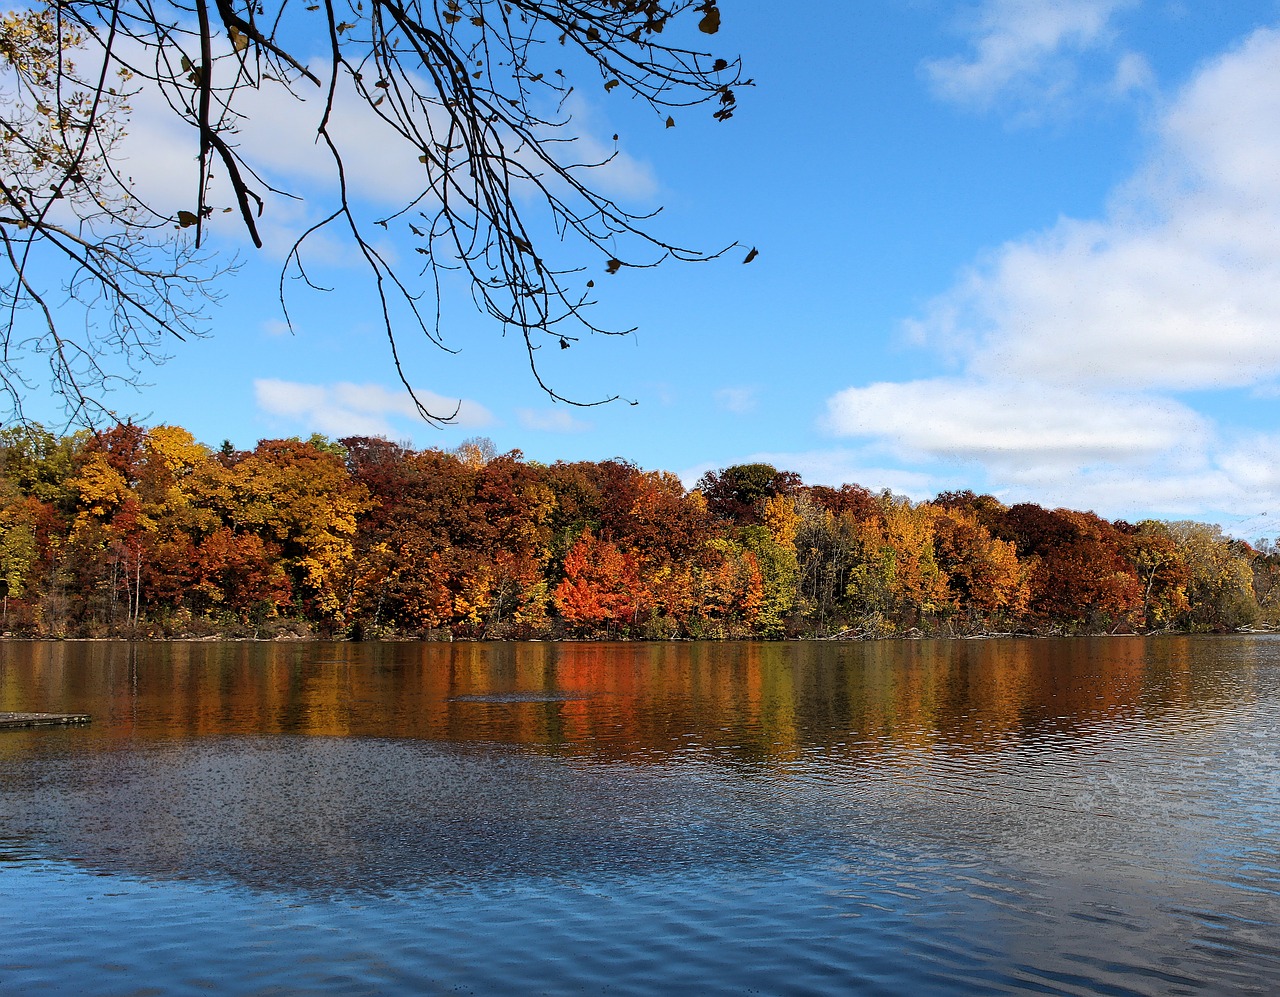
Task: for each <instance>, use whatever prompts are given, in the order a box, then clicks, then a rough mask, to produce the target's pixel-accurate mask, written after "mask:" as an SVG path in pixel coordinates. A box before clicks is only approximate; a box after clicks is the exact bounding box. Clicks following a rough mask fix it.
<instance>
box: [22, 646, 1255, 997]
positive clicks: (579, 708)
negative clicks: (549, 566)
mask: <svg viewBox="0 0 1280 997" xmlns="http://www.w3.org/2000/svg"><path fill="white" fill-rule="evenodd" d="M0 710H46V711H50V712H87V713H91V714H92V715H93V717H94V722H93V724H92V726H90V727H88V728H71V729H59V730H50V729H44V730H24V731H7V732H0V992H4V993H31V992H42V991H53V992H57V991H62V992H75V993H101V994H135V993H166V994H168V993H210V992H214V993H235V994H278V993H295V992H306V993H318V994H361V993H479V994H485V993H510V992H520V993H553V994H568V993H617V994H649V993H673V992H690V993H695V992H696V993H724V994H740V993H748V992H755V993H767V994H775V993H776V994H783V993H785V994H806V993H812V994H827V993H853V992H856V993H892V994H900V993H908V992H911V993H920V992H924V993H992V992H1035V993H1050V994H1084V993H1089V994H1093V993H1107V994H1156V993H1169V994H1197V993H1213V994H1217V993H1272V992H1275V991H1277V990H1280V897H1278V892H1280V850H1278V849H1277V845H1276V842H1277V837H1278V832H1280V751H1278V748H1277V746H1278V745H1280V739H1278V736H1280V640H1274V639H1271V638H1266V637H1241V638H1198V639H1190V638H1165V639H1156V640H1142V639H1138V638H1113V639H1106V640H1078V641H1060V642H1059V641H1026V642H1013V641H990V642H936V643H935V642H901V643H890V642H885V643H876V644H822V645H814V644H775V645H767V644H756V645H724V644H652V645H601V644H571V645H555V644H524V645H510V644H490V645H484V644H481V645H416V644H391V645H333V644H311V643H307V644H292V643H290V644H270V645H259V644H210V643H191V644H165V645H129V644H123V643H89V644H76V643H67V644H5V645H0Z"/></svg>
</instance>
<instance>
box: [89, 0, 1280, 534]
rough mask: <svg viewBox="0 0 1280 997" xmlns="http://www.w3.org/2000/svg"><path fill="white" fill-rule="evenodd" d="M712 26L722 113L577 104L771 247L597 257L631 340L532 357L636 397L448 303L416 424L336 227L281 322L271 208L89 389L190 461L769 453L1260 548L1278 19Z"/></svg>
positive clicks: (899, 2)
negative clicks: (584, 404) (217, 298)
mask: <svg viewBox="0 0 1280 997" xmlns="http://www.w3.org/2000/svg"><path fill="white" fill-rule="evenodd" d="M722 10H723V28H722V31H721V33H720V35H718V36H717V37H716V38H715V40H714V45H715V47H716V50H717V52H718V53H719V52H723V53H728V54H733V53H735V52H738V53H741V55H742V58H743V60H744V63H745V65H746V71H747V74H748V75H750V76H752V77H753V78H754V79H755V81H756V86H755V87H754V88H751V89H749V90H744V91H742V92H741V93H740V99H739V110H738V113H737V114H736V115H735V117H734V118H733V119H732V120H731V121H729V122H727V123H725V124H719V123H716V122H713V121H711V120H710V115H709V111H707V112H701V111H697V112H686V113H684V114H682V115H680V116H678V124H677V127H675V128H672V129H666V128H663V127H662V121H661V120H660V119H656V118H654V117H653V116H652V115H650V114H649V113H647V112H642V111H641V109H640V108H639V107H638V106H636V105H635V104H634V103H628V102H626V101H625V100H624V99H622V98H621V97H619V96H617V92H616V91H615V93H614V94H612V95H606V94H604V93H603V92H600V93H599V94H598V95H591V96H588V97H582V98H580V100H579V102H578V112H579V116H578V120H579V122H580V123H581V124H582V126H583V129H584V134H585V135H586V136H587V141H591V142H598V141H601V140H607V139H608V138H609V137H610V136H611V134H612V133H613V132H615V131H616V132H619V133H620V134H621V136H622V137H621V148H622V150H623V152H624V157H623V159H622V160H621V162H620V163H619V164H618V165H617V166H616V167H615V168H613V169H612V171H611V173H610V175H609V176H608V177H605V178H604V182H605V184H606V186H607V188H608V189H609V190H610V192H611V193H614V194H616V196H617V197H618V198H619V199H620V200H622V201H623V202H624V203H626V204H628V205H631V206H634V207H636V208H638V209H647V208H651V207H654V206H657V205H662V206H663V208H664V210H663V213H662V214H661V215H660V216H659V218H658V219H657V221H656V222H655V225H656V226H657V230H658V231H659V232H660V233H661V234H662V235H663V236H665V237H668V238H670V239H671V240H672V241H676V242H684V243H692V244H695V245H697V246H699V247H701V248H707V249H710V248H716V247H719V246H721V245H724V244H727V243H731V242H733V241H735V240H737V241H740V242H742V243H743V244H745V245H746V246H756V247H758V248H759V251H760V255H759V257H758V259H756V260H755V262H753V263H752V264H750V265H749V266H744V265H742V263H741V262H740V260H741V258H742V251H740V250H735V251H734V252H732V253H730V254H729V255H728V256H727V257H725V258H724V259H722V260H720V261H716V262H712V263H706V264H698V265H680V264H668V265H664V266H663V267H660V268H658V269H656V270H643V271H642V270H624V271H623V272H622V273H621V274H618V275H616V276H607V275H605V274H604V273H603V265H602V263H595V262H593V263H592V265H593V266H598V267H599V268H600V271H601V272H600V275H599V276H598V278H597V281H596V283H597V287H598V289H599V290H600V291H601V304H600V305H599V307H598V309H597V312H598V315H597V317H598V319H599V321H600V322H601V323H602V324H604V325H610V326H615V327H628V326H632V325H635V326H638V327H639V331H638V332H637V333H636V334H635V335H633V336H630V337H626V338H621V339H609V338H596V339H593V340H590V341H586V342H583V343H580V344H578V345H576V346H575V347H574V348H573V349H571V350H567V351H560V350H556V351H554V353H555V355H554V356H552V355H550V354H551V353H552V351H543V352H544V353H546V354H547V355H546V357H545V363H544V365H543V374H544V376H545V377H546V378H547V379H548V380H549V381H550V382H551V383H552V384H553V385H554V386H555V387H556V389H557V390H559V391H560V392H561V393H562V394H565V395H568V396H570V397H574V398H577V399H581V400H584V401H585V400H591V399H592V398H595V397H600V396H603V395H612V394H620V395H622V396H624V397H625V398H627V399H632V400H634V401H636V403H637V404H635V405H629V404H626V403H625V402H615V403H613V404H610V405H607V406H603V407H599V408H589V409H580V408H573V407H570V406H566V405H557V404H553V403H552V402H551V400H550V399H549V398H547V397H546V396H545V395H544V394H542V393H541V392H540V391H539V390H538V388H537V386H536V384H535V383H534V381H533V379H532V378H531V377H530V375H529V372H528V367H527V360H526V357H525V355H524V351H523V348H522V344H521V343H520V342H519V340H518V339H513V338H510V337H508V338H507V339H505V340H504V339H503V338H502V337H501V335H500V330H499V329H497V328H496V327H494V326H493V325H492V324H491V323H489V322H488V321H487V320H485V319H484V318H483V317H481V316H479V315H478V314H476V313H474V312H473V311H472V310H471V309H470V307H469V304H468V302H467V299H466V295H465V293H460V289H459V288H453V289H452V290H451V292H450V294H449V297H448V300H447V301H446V302H445V317H446V321H445V332H446V336H447V340H448V343H449V344H450V345H451V346H453V347H455V348H457V349H458V350H460V352H459V353H458V354H457V355H448V354H445V353H442V352H440V351H439V350H437V349H435V348H434V347H431V346H429V344H425V343H421V342H418V341H415V340H414V339H413V337H412V335H411V334H410V333H408V332H406V334H405V336H404V339H403V341H402V344H401V345H402V348H403V353H404V360H405V365H406V370H407V372H408V374H409V376H410V378H411V380H412V382H413V383H414V385H415V387H417V388H418V389H420V391H421V392H422V393H423V395H424V397H426V398H428V399H429V398H431V397H434V396H439V397H440V398H441V399H451V400H453V401H457V400H461V401H462V403H463V407H462V410H461V413H460V414H461V419H460V424H459V425H458V426H456V427H449V428H446V429H442V430H441V429H433V428H430V427H429V426H427V425H424V424H422V423H421V422H420V421H417V420H416V419H414V418H413V417H412V416H411V415H410V414H409V410H408V406H407V405H406V403H405V398H404V396H403V394H402V392H401V391H400V389H399V387H398V385H397V382H396V379H395V376H394V372H393V369H392V366H391V361H390V356H389V354H388V351H387V349H386V344H385V341H384V338H383V336H382V333H381V331H380V329H379V326H378V323H377V320H376V318H375V316H374V315H373V314H372V311H371V302H370V297H369V284H368V281H367V279H366V278H365V276H364V275H363V274H362V273H361V271H360V270H359V269H358V268H356V267H353V266H349V265H346V264H345V263H344V259H345V257H346V255H347V254H348V252H349V251H348V250H346V249H344V247H343V246H342V245H341V244H339V243H336V242H335V243H334V244H333V245H332V246H329V247H327V252H328V253H329V254H330V255H329V256H328V257H327V258H325V259H322V260H321V263H324V262H327V263H328V267H327V269H326V271H325V273H326V276H327V278H328V279H330V280H331V281H333V282H334V283H335V287H336V290H335V291H334V292H333V293H331V294H327V295H321V294H315V293H307V292H305V291H302V290H299V289H297V288H294V289H293V290H291V292H290V299H289V300H290V307H291V310H292V312H293V315H294V318H295V331H294V333H293V334H292V335H290V334H286V333H283V332H282V325H281V322H280V318H281V316H280V313H279V307H278V304H277V302H276V301H275V292H276V280H277V277H278V273H279V267H280V261H281V250H280V247H281V246H283V245H284V244H285V243H286V240H287V236H288V234H289V233H290V232H294V231H297V230H298V229H299V226H301V225H302V224H303V223H304V222H305V220H306V219H307V218H308V217H313V216H314V215H308V211H311V210H312V209H311V208H310V207H307V206H297V205H291V204H288V203H284V202H275V203H273V205H271V207H270V209H269V214H270V212H272V211H274V212H275V213H274V215H273V216H271V217H270V230H269V233H268V240H267V241H268V248H267V250H266V251H265V252H262V253H254V252H253V251H252V250H248V251H246V250H243V249H241V255H242V259H243V267H242V269H241V271H240V273H239V274H237V275H236V276H235V277H234V278H233V279H232V280H231V281H230V282H229V283H228V284H227V288H226V289H227V295H226V299H225V300H224V302H223V303H222V305H221V306H220V307H219V308H218V309H217V310H216V311H215V312H214V313H213V321H212V327H211V336H210V337H209V338H208V339H207V340H204V341H201V342H197V343H193V344H187V345H182V344H178V345H177V347H176V349H175V350H174V351H173V353H174V357H173V359H172V360H171V361H170V362H169V363H168V364H167V365H165V366H163V367H161V368H159V369H157V370H155V371H153V372H149V373H148V375H147V380H148V381H149V382H150V386H149V387H148V388H146V389H145V390H144V391H143V392H142V393H140V394H138V395H130V394H126V393H122V394H117V395H116V396H115V397H114V398H113V399H112V404H114V405H115V406H116V407H117V408H119V409H120V410H121V411H126V412H133V413H135V414H137V415H138V416H140V417H142V418H144V419H145V420H146V421H148V422H152V423H155V422H173V423H178V424H181V425H183V426H186V427H188V428H189V429H191V430H192V431H193V432H194V433H195V434H196V435H197V436H198V437H199V438H201V439H202V440H204V441H205V442H207V443H210V444H211V445H214V446H216V445H217V444H218V443H220V442H221V440H222V439H223V438H224V437H225V438H229V439H231V440H232V441H233V442H234V443H236V444H237V445H239V446H246V447H247V446H251V445H252V444H253V443H254V441H256V440H257V439H259V438H261V437H269V436H279V435H293V434H302V435H306V434H308V433H310V432H313V431H319V432H323V433H326V434H329V435H331V436H341V435H345V434H347V433H361V432H363V433H380V434H382V435H386V436H389V437H391V438H393V439H397V440H402V441H410V442H412V443H413V444H414V445H416V446H420V447H421V446H443V447H449V446H453V445H456V444H457V443H458V442H460V441H461V440H462V439H464V438H465V437H467V436H472V435H485V436H488V437H490V438H491V439H492V440H493V441H494V443H495V444H496V446H497V447H498V449H499V450H508V449H512V448H519V449H520V450H522V451H523V452H524V454H525V456H526V457H529V458H533V459H537V460H543V461H552V460H556V459H560V458H563V459H579V458H589V459H600V458H607V457H614V456H620V457H624V458H627V459H629V460H632V461H634V462H636V463H638V464H640V465H641V466H643V467H645V468H660V469H667V470H673V471H676V472H678V473H680V474H681V475H682V477H684V478H685V479H686V481H689V482H691V481H692V480H693V479H695V478H696V477H697V475H698V474H699V473H701V471H702V470H705V469H706V468H710V467H723V466H726V465H729V464H732V463H739V462H743V461H751V460H768V461H771V462H773V463H775V464H777V465H778V466H780V467H785V468H788V469H793V470H797V471H799V472H801V473H802V475H803V476H804V478H805V480H806V481H809V482H811V483H827V484H837V483H840V482H843V481H856V482H858V483H860V484H863V485H865V486H867V487H870V488H872V489H880V488H891V489H893V490H894V491H895V492H899V493H904V494H907V495H910V496H912V497H913V498H918V499H919V498H927V497H929V496H931V495H933V494H935V493H936V492H938V491H940V490H945V489H956V488H973V489H974V490H976V491H980V492H981V491H986V492H991V493H993V494H995V495H997V496H999V497H1000V498H1002V499H1003V500H1005V501H1007V502H1017V501H1028V500H1030V501H1038V502H1042V503H1044V504H1046V505H1051V506H1059V505H1061V506H1068V507H1072V508H1090V509H1095V510H1096V511H1098V512H1100V513H1102V514H1104V515H1108V516H1123V517H1126V518H1131V519H1134V518H1141V517H1144V516H1148V515H1155V516H1159V517H1162V518H1198V519H1209V520H1213V521H1217V522H1221V523H1223V525H1224V526H1226V527H1228V528H1230V529H1234V530H1237V531H1239V532H1241V533H1243V534H1245V535H1248V536H1262V535H1274V533H1273V532H1272V531H1271V530H1270V529H1269V522H1270V518H1275V517H1280V418H1278V413H1280V86H1278V85H1277V82H1276V81H1277V80H1280V3H1277V2H1276V0H1266V2H1252V0H1229V2H1228V0H1194V2H1185V3H1183V2H1168V0H975V2H969V3H955V2H944V0H865V2H862V3H858V4H837V3H831V4H825V5H817V6H816V7H808V8H794V7H786V6H785V5H784V6H782V7H780V6H779V5H776V4H760V3H741V2H734V0H722ZM780 10H785V13H779V11H780ZM588 89H590V88H588ZM281 115H283V117H282V116H281ZM298 117H299V114H298V112H297V111H296V109H293V110H290V109H285V110H280V109H269V110H266V111H264V112H263V115H262V119H263V120H262V121H261V122H260V123H259V125H258V126H257V127H258V128H259V134H258V137H257V141H260V142H263V143H264V144H263V146H262V148H264V149H267V150H269V152H270V155H271V156H273V157H274V158H273V159H272V162H271V166H272V168H273V169H275V170H276V171H277V172H276V174H275V175H276V176H279V177H290V178H292V180H293V182H294V184H295V186H296V188H297V189H300V190H302V191H303V192H306V193H312V192H316V193H318V194H320V195H321V196H322V193H323V189H324V183H325V178H324V175H323V173H322V172H320V171H319V168H318V167H317V166H316V162H317V155H318V154H317V153H315V152H314V151H313V150H312V149H311V148H310V147H309V146H308V145H307V144H306V143H300V144H299V143H293V144H290V143H288V142H283V141H276V142H273V141H272V139H273V138H274V137H276V136H278V135H279V134H281V133H282V131H281V130H282V129H287V128H288V127H290V126H291V123H292V122H293V120H294V119H296V118H298ZM273 130H274V131H273ZM134 133H135V134H134V138H133V141H134V142H135V145H136V146H139V147H141V146H144V145H145V144H146V143H150V147H149V149H148V151H146V152H140V153H135V156H136V158H137V159H138V162H137V164H136V166H137V171H138V172H139V173H140V174H141V175H142V177H143V179H144V180H146V179H150V180H151V182H153V183H155V184H157V185H159V186H160V187H163V184H164V182H165V179H164V178H165V177H166V176H168V175H169V173H167V172H166V171H165V168H164V157H165V156H166V155H170V156H174V155H177V153H176V152H174V151H173V150H175V149H178V148H179V147H178V146H176V145H174V144H173V139H172V136H171V135H168V134H166V133H165V132H164V130H163V126H161V125H159V124H157V125H155V126H154V128H151V127H150V126H148V124H147V122H145V121H139V122H137V123H136V127H135V128H134ZM254 140H255V138H254V134H253V132H252V129H247V130H246V138H245V141H246V142H252V141H254ZM376 146H377V144H376V142H374V143H371V144H370V148H369V149H368V150H366V151H367V153H368V155H367V156H366V157H365V159H364V160H362V161H361V162H360V163H358V164H357V168H356V174H357V183H358V184H359V183H363V184H364V186H363V187H361V189H362V190H363V191H364V192H365V193H366V195H367V196H368V197H369V198H370V201H371V207H370V211H371V213H373V212H374V210H375V208H376V202H377V200H378V198H379V196H380V194H382V193H386V192H388V191H389V192H390V193H391V194H394V193H395V191H396V190H398V189H400V188H399V186H398V185H400V184H402V183H410V182H411V180H412V177H411V176H410V177H403V176H401V175H400V174H397V173H396V171H395V167H394V166H391V165H389V164H388V163H386V162H385V159H383V158H380V157H379V154H378V150H377V147H376ZM148 171H150V174H148ZM169 172H172V173H175V174H176V173H180V172H181V171H180V170H173V171H169ZM174 196H175V197H178V196H180V195H179V194H177V193H175V194H174ZM316 203H318V200H317V202H316ZM317 210H318V209H317ZM221 238H223V239H224V243H223V245H224V246H225V247H227V248H228V249H230V250H232V251H234V250H235V249H236V248H238V247H239V245H240V244H239V243H238V242H237V237H236V236H235V235H234V234H233V233H232V232H230V231H229V230H228V231H227V232H225V233H222V234H221ZM321 249H322V250H325V249H326V247H321ZM404 252H405V253H406V254H407V253H408V250H407V249H405V250H404ZM1278 529H1280V528H1278Z"/></svg>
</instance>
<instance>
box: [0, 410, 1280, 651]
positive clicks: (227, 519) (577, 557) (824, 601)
mask: <svg viewBox="0 0 1280 997" xmlns="http://www.w3.org/2000/svg"><path fill="white" fill-rule="evenodd" d="M1277 581H1280V552H1277V551H1276V550H1275V549H1274V548H1273V547H1272V546H1271V545H1270V544H1267V543H1263V542H1260V543H1258V544H1257V545H1250V544H1247V543H1245V542H1243V541H1240V540H1236V539H1233V538H1230V537H1227V536H1225V535H1224V534H1223V533H1222V532H1221V531H1220V529H1219V528H1218V527H1217V526H1212V525H1207V524H1203V523H1196V522H1187V521H1180V522H1165V521H1157V520H1145V521H1142V522H1139V523H1128V522H1125V521H1123V520H1117V521H1108V520H1106V519H1103V518H1101V517H1099V516H1097V515H1095V514H1094V513H1092V512H1078V511H1073V510H1069V509H1045V508H1043V507H1041V506H1039V505H1035V504H1032V503H1019V504H1016V505H1006V504H1004V503H1002V502H1000V501H998V500H997V499H995V498H993V497H992V496H990V495H975V494H974V493H973V492H969V491H963V492H943V493H942V494H940V495H938V496H936V497H935V498H934V499H932V500H930V501H926V502H912V501H910V500H908V499H906V498H903V497H901V496H897V495H894V494H892V493H890V492H888V491H885V492H880V493H878V494H877V493H873V492H871V491H869V490H868V489H866V488H863V487H861V486H859V485H855V484H846V485H843V486H841V487H839V488H830V487H826V486H821V485H806V484H804V483H803V481H802V480H801V479H800V477H799V476H798V475H796V474H794V473H792V472H789V471H783V470H778V469H776V468H774V467H772V466H770V465H768V464H744V465H737V466H733V467H728V468H725V469H722V470H718V471H712V472H708V473H707V474H706V475H704V476H703V477H702V479H701V480H700V481H699V482H698V483H697V486H696V487H694V488H692V489H686V488H685V487H684V486H683V485H682V484H681V482H680V480H679V479H678V478H677V477H676V476H675V475H673V474H671V473H668V472H663V471H644V470H642V469H640V468H638V467H636V466H635V465H634V464H631V463H629V462H627V461H624V460H618V459H615V460H605V461H574V462H565V461H557V462H556V463H553V464H542V463H538V462H536V461H529V460H525V459H524V458H523V456H522V454H521V453H520V452H519V451H512V452H510V453H506V454H498V453H495V452H494V448H493V445H492V444H491V443H490V442H489V441H487V440H484V439H476V440H470V441H467V442H466V443H464V444H462V446H460V447H458V448H457V449H455V450H449V451H446V450H441V449H424V450H414V449H412V448H410V447H407V446H403V445H399V444H396V443H392V442H390V441H388V440H385V439H380V438H370V437H350V438H346V439H343V440H341V441H336V442H335V441H330V440H328V439H326V438H325V437H322V436H313V437H311V438H310V439H308V440H301V439H296V438H294V439H284V440H263V441H261V442H259V443H258V445H257V446H256V447H255V448H254V449H253V450H247V451H246V450H237V449H236V448H234V447H233V446H232V445H231V444H230V443H224V444H223V446H222V448H221V449H219V450H213V449H211V448H209V447H206V446H204V445H202V444H200V443H199V442H197V441H196V440H195V439H194V437H193V436H192V435H191V434H190V433H189V432H187V431H186V430H184V429H182V428H180V427H177V426H156V427H151V428H147V427H143V426H139V425H134V424H121V425H117V426H115V427H114V428H111V429H109V430H106V431H102V432H97V433H90V432H79V433H76V434H73V435H70V436H58V435H56V434H54V433H51V432H49V431H48V430H46V429H44V428H42V427H40V426H37V425H26V426H17V427H12V428H8V429H5V430H3V431H0V594H2V597H3V608H2V610H0V612H2V622H0V631H2V632H4V633H8V634H11V635H15V636H43V637H76V636H82V637H94V636H132V637H182V636H215V635H217V636H258V637H270V636H280V635H287V634H296V635H299V636H317V637H334V638H348V639H372V638H394V637H404V638H429V639H452V638H456V639H514V638H547V637H554V638H566V637H567V638H614V639H668V638H697V639H724V638H765V639H776V638H783V637H832V636H842V637H880V636H893V635H915V634H924V635H939V636H962V635H973V634H983V633H1022V634H1076V633H1104V632H1108V633H1109V632H1158V631H1168V630H1176V631H1192V632H1196V631H1201V632H1209V631H1225V630H1231V629H1236V628H1239V627H1242V626H1247V625H1253V624H1272V623H1275V622H1276V621H1277V619H1278V618H1280V610H1278V608H1277V607H1278V604H1280V587H1278V586H1277Z"/></svg>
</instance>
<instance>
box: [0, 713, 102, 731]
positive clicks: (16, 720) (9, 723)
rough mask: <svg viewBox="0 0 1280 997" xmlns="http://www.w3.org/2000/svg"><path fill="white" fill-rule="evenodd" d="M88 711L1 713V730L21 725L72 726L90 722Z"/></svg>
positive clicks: (13, 728)
mask: <svg viewBox="0 0 1280 997" xmlns="http://www.w3.org/2000/svg"><path fill="white" fill-rule="evenodd" d="M89 719H90V718H89V714H87V713H0V730H15V729H17V728H19V727H70V726H73V725H76V724H87V723H88V722H89Z"/></svg>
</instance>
